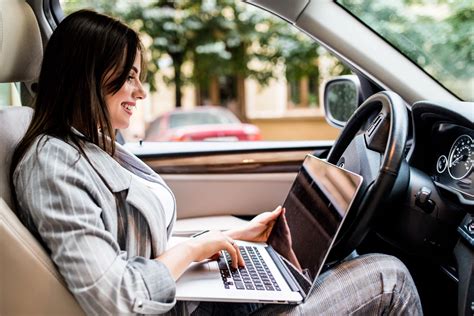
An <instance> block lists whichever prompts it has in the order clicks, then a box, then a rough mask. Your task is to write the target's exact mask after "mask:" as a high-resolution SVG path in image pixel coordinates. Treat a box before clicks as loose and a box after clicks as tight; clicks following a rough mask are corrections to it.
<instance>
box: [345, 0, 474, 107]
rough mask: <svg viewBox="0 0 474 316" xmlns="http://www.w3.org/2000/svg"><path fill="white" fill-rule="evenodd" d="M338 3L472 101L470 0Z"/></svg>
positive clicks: (473, 7) (473, 6) (473, 11)
mask: <svg viewBox="0 0 474 316" xmlns="http://www.w3.org/2000/svg"><path fill="white" fill-rule="evenodd" d="M338 2H340V3H341V4H342V5H343V6H344V7H346V8H347V9H348V10H349V11H351V12H352V13H353V14H354V15H355V16H357V17H358V18H360V19H361V20H362V21H364V22H365V23H366V24H367V25H369V26H370V27H372V28H373V29H374V30H375V31H376V32H378V33H379V34H381V35H382V36H383V37H384V38H385V39H386V40H388V41H389V42H390V43H392V44H393V45H394V46H395V47H397V48H398V49H400V51H401V52H403V53H404V54H405V55H406V56H407V57H408V58H410V59H411V60H412V61H413V62H415V63H416V64H418V65H419V66H420V67H422V68H423V69H424V70H425V71H427V72H428V73H429V74H430V75H432V76H433V77H435V78H436V79H437V80H438V81H440V82H441V83H442V84H444V85H445V86H446V87H447V88H448V89H450V90H451V91H453V92H454V93H456V94H457V95H458V96H460V97H461V98H463V99H465V100H474V87H473V86H472V84H473V80H474V79H473V74H474V2H473V1H472V0H457V1H448V0H404V1H383V0H378V1H373V0H340V1H338Z"/></svg>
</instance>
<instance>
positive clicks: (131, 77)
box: [127, 76, 135, 81]
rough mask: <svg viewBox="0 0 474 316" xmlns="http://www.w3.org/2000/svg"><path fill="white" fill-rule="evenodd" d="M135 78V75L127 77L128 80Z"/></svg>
mask: <svg viewBox="0 0 474 316" xmlns="http://www.w3.org/2000/svg"><path fill="white" fill-rule="evenodd" d="M133 79H135V77H133V76H128V78H127V80H128V81H132V80H133Z"/></svg>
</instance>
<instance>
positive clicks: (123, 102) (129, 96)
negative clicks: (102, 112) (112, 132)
mask: <svg viewBox="0 0 474 316" xmlns="http://www.w3.org/2000/svg"><path fill="white" fill-rule="evenodd" d="M140 58H141V57H140V53H139V52H138V53H137V54H136V57H135V61H134V62H133V67H132V69H131V70H130V73H129V74H128V77H127V80H126V81H125V83H124V84H123V86H122V87H121V88H120V90H119V91H117V92H116V93H115V94H107V95H106V96H105V103H106V104H107V109H108V110H109V115H110V121H111V124H112V128H114V129H122V128H127V127H128V125H129V124H130V117H131V116H132V114H133V111H134V110H135V108H136V101H137V100H138V99H144V98H145V97H146V92H145V90H143V86H142V83H141V82H140V71H141V69H140V62H141V60H140Z"/></svg>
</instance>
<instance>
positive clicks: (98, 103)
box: [10, 10, 146, 193]
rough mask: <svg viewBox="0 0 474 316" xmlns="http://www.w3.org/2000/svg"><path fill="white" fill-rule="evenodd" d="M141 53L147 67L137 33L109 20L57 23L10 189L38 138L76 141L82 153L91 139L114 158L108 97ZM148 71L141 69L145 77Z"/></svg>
mask: <svg viewBox="0 0 474 316" xmlns="http://www.w3.org/2000/svg"><path fill="white" fill-rule="evenodd" d="M137 52H138V53H139V54H140V55H141V57H142V58H141V62H142V69H145V67H144V58H143V57H144V56H143V47H142V44H141V42H140V39H139V37H138V35H137V33H136V32H134V31H133V30H132V29H130V28H129V27H128V26H126V25H125V24H123V23H122V22H120V21H118V20H116V19H114V18H111V17H109V16H106V15H103V14H99V13H96V12H94V11H89V10H81V11H77V12H75V13H72V14H71V15H69V16H67V17H66V18H65V19H64V20H63V21H62V22H61V23H60V24H59V25H58V27H57V29H56V30H55V31H54V32H53V34H52V36H51V38H50V39H49V42H48V44H47V46H46V50H45V52H44V58H43V63H42V66H41V72H40V76H39V81H38V93H37V96H36V100H35V112H34V115H33V118H32V121H31V124H30V126H29V127H28V130H27V131H26V134H25V136H24V137H23V139H22V140H21V141H20V143H19V144H18V146H17V148H16V149H15V151H14V153H13V157H12V164H11V169H10V182H11V184H12V186H11V187H12V188H13V179H12V175H13V172H14V170H15V168H16V166H17V165H18V163H19V162H20V161H21V159H22V158H23V156H24V154H25V153H26V151H27V150H28V149H29V148H30V147H31V145H32V144H33V143H34V141H35V140H36V138H37V137H38V136H44V135H50V136H53V137H56V138H59V139H62V140H64V141H65V142H69V143H73V144H74V145H76V147H78V148H79V150H80V151H81V152H83V150H82V148H83V146H81V143H82V142H83V141H88V142H91V143H94V144H96V145H97V146H100V147H101V148H102V149H103V150H104V151H106V152H107V153H109V154H110V155H113V154H114V152H115V145H114V143H115V142H114V141H115V131H114V130H113V128H112V125H111V122H110V117H109V112H108V109H107V106H106V103H105V95H106V94H109V93H112V94H114V93H116V92H117V91H118V90H120V88H121V87H122V85H123V84H124V83H125V81H126V80H127V77H128V75H129V72H130V70H131V69H132V66H133V63H134V60H135V57H136V54H137ZM144 73H146V71H141V75H142V76H143V74H144ZM72 127H73V128H75V129H77V130H78V131H79V132H80V133H81V134H83V135H84V138H82V137H80V136H78V135H77V134H75V133H74V132H73V131H72ZM99 131H100V132H99ZM108 137H110V139H111V140H112V141H107V138H108ZM12 193H14V190H12Z"/></svg>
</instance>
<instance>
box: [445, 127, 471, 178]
mask: <svg viewBox="0 0 474 316" xmlns="http://www.w3.org/2000/svg"><path fill="white" fill-rule="evenodd" d="M473 153H474V142H473V141H472V138H471V137H470V136H469V135H461V136H459V137H458V138H457V139H456V141H455V142H454V143H453V146H452V147H451V151H450V152H449V162H448V172H449V174H450V175H451V177H452V178H453V179H455V180H459V179H462V178H464V177H465V176H467V175H468V174H469V172H470V171H471V169H472V164H473V161H474V155H473Z"/></svg>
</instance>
